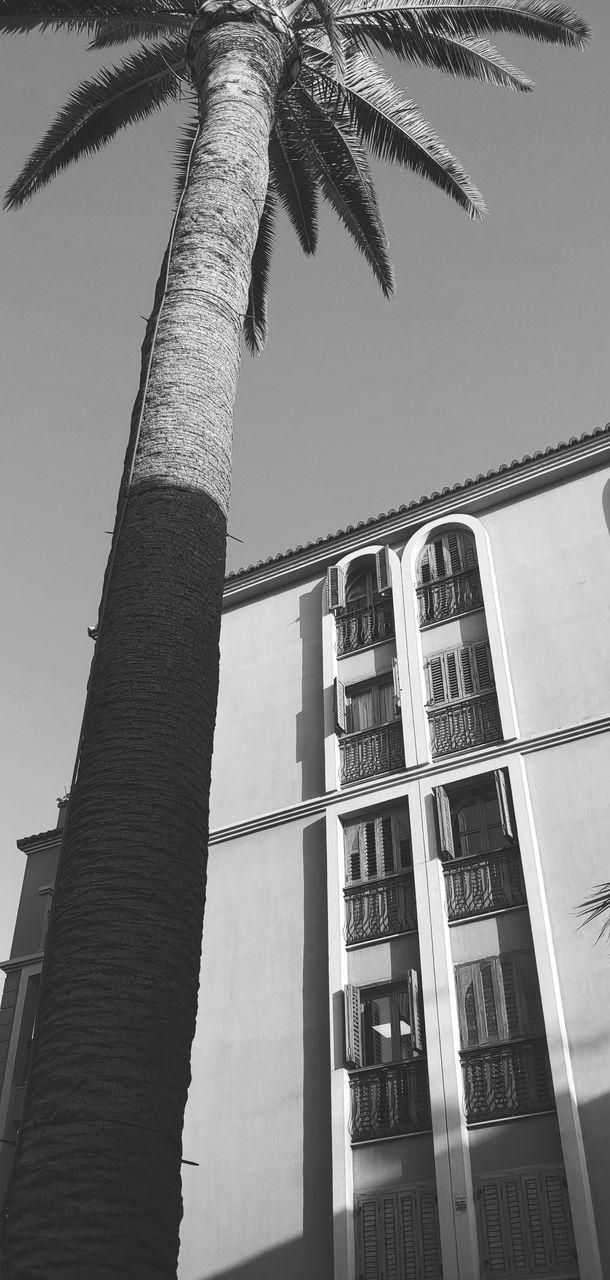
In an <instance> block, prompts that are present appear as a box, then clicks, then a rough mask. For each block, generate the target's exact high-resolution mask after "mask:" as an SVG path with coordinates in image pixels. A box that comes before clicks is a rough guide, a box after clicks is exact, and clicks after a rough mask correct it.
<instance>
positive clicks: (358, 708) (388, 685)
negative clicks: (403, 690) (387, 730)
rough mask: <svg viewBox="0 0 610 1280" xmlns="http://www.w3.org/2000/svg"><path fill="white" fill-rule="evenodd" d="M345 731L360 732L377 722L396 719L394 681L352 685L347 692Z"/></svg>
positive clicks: (377, 723) (371, 727)
mask: <svg viewBox="0 0 610 1280" xmlns="http://www.w3.org/2000/svg"><path fill="white" fill-rule="evenodd" d="M346 710H347V732H348V733H361V732H362V731H363V730H364V729H373V728H374V727H375V726H376V725H379V724H389V722H390V721H391V720H395V719H396V707H395V700H394V682H393V680H392V679H391V678H390V679H389V680H383V681H380V682H379V684H374V685H369V686H368V688H367V687H366V686H362V685H360V686H354V687H353V688H352V689H351V690H350V691H349V693H348V694H347V704H346Z"/></svg>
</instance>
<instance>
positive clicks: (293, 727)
mask: <svg viewBox="0 0 610 1280" xmlns="http://www.w3.org/2000/svg"><path fill="white" fill-rule="evenodd" d="M609 462H610V428H608V427H607V428H605V429H604V430H600V431H597V432H594V433H593V434H592V435H587V436H583V437H582V438H581V439H580V440H579V441H577V440H572V441H570V442H569V443H568V444H567V445H565V444H562V445H559V446H558V447H557V448H552V449H547V450H546V452H545V453H538V454H536V455H534V456H533V457H526V458H524V459H523V461H522V462H518V463H517V462H514V463H512V464H511V465H510V466H505V467H501V468H500V469H499V470H498V471H497V472H490V473H489V474H488V475H487V476H478V477H477V478H476V479H475V480H468V481H466V482H465V483H464V484H461V485H455V486H454V487H453V488H451V489H445V490H443V492H442V493H436V494H433V495H432V496H431V497H430V498H428V499H422V500H421V501H419V502H413V503H411V504H410V505H409V506H406V507H401V508H400V510H398V511H392V512H390V513H389V514H388V515H386V516H380V517H378V518H377V519H372V520H369V521H366V522H362V523H361V524H359V525H357V526H356V527H349V528H348V529H346V530H343V531H340V532H339V533H337V534H336V535H334V536H332V537H328V538H321V539H319V540H318V541H317V542H315V543H311V544H309V545H308V546H307V547H297V548H296V550H295V551H290V552H288V553H286V554H285V555H279V556H276V557H275V558H274V559H271V560H269V561H266V562H265V563H261V564H258V565H255V566H252V567H250V568H249V569H246V570H241V571H239V572H237V573H233V574H230V575H229V577H228V579H227V582H226V596H225V613H224V619H223V631H222V665H221V689H220V702H219V714H218V723H217V735H216V748H215V757H214V779H213V798H212V831H213V834H212V839H211V848H210V864H209V881H208V900H207V911H206V923H205V932H204V951H203V965H202V986H201V995H200V1013H199V1020H198V1031H197V1036H196V1039H195V1043H194V1051H193V1084H192V1088H191V1093H190V1098H189V1104H188V1108H187V1115H186V1124H185V1134H184V1157H185V1161H187V1162H188V1163H185V1165H184V1176H183V1184H184V1200H185V1217H184V1223H183V1232H182V1251H181V1265H180V1272H179V1276H180V1280H279V1278H280V1277H282V1280H285V1277H286V1276H290V1277H291V1280H292V1278H293V1280H310V1278H311V1280H313V1278H314V1277H315V1280H415V1278H416V1277H417V1280H424V1278H425V1280H437V1278H438V1277H440V1276H441V1274H442V1276H443V1277H444V1280H458V1277H459V1280H472V1278H473V1277H479V1276H480V1277H487V1276H493V1277H500V1278H503V1277H513V1276H518V1277H522V1278H524V1280H529V1278H533V1277H540V1276H544V1277H548V1276H561V1277H564V1278H566V1280H567V1278H572V1280H575V1278H576V1277H577V1276H578V1277H580V1280H602V1278H603V1277H604V1276H610V1215H608V1212H607V1185H608V1175H607V1153H608V1149H609V1147H610V1086H609V1084H608V1060H609V1059H608V1049H609V1045H610V1040H609V1027H610V1019H609V1014H608V1010H609V1009H610V966H609V965H608V956H607V951H606V949H605V948H604V946H603V945H600V944H597V943H596V931H595V929H593V928H591V927H590V926H588V927H585V928H580V927H579V924H580V920H579V917H578V914H577V909H578V905H579V903H580V902H581V901H582V899H583V898H584V897H585V896H586V895H587V894H588V893H590V892H591V891H592V890H593V888H594V887H595V886H596V885H597V884H599V883H600V882H603V881H606V880H608V878H609V877H608V847H609V835H610V787H609V786H608V778H609V777H610V644H609V642H608V637H609V634H610V627H609V623H610V471H609V469H608V464H609ZM60 835H61V833H60V831H59V830H56V831H55V830H54V831H51V832H46V833H43V834H42V835H38V836H32V837H29V838H28V839H25V840H22V841H20V842H19V847H20V849H21V850H22V851H23V852H24V853H25V855H26V874H25V880H24V886H23V893H22V897H21V902H20V905H19V910H18V914H17V924H16V930H15V940H14V944H13V950H12V953H11V958H10V960H9V961H8V962H7V963H6V964H5V965H4V966H3V967H4V970H5V972H6V974H7V979H6V986H5V993H4V1000H3V1004H2V1013H1V1015H0V1019H1V1034H2V1035H3V1036H4V1040H2V1041H1V1043H0V1054H1V1055H2V1056H0V1078H2V1071H4V1085H3V1087H2V1092H1V1095H0V1135H1V1136H2V1138H3V1143H4V1145H3V1146H2V1147H1V1148H0V1150H1V1152H2V1155H1V1157H0V1158H1V1160H2V1162H3V1163H2V1165H1V1166H0V1172H1V1173H2V1176H3V1177H4V1178H6V1176H7V1169H8V1166H9V1164H10V1152H11V1147H10V1142H11V1141H12V1140H13V1139H12V1136H11V1135H14V1133H15V1131H16V1126H17V1124H18V1119H19V1111H20V1098H21V1096H22V1089H23V1084H24V1080H25V1078H26V1075H27V1057H28V1044H29V1041H30V1038H31V1033H32V1027H33V1022H34V1015H35V1005H36V995H37V991H36V985H37V980H38V979H37V975H38V973H39V971H40V964H41V956H42V948H43V946H44V936H45V929H46V920H47V917H48V910H49V902H50V895H51V892H52V882H53V876H54V867H55V862H56V857H57V851H58V847H59V840H60Z"/></svg>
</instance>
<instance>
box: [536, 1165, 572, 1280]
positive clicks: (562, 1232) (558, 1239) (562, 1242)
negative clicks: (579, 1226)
mask: <svg viewBox="0 0 610 1280" xmlns="http://www.w3.org/2000/svg"><path fill="white" fill-rule="evenodd" d="M539 1177H540V1181H541V1183H542V1188H543V1195H544V1202H545V1208H546V1212H547V1215H548V1223H549V1228H550V1236H551V1247H552V1260H553V1262H554V1264H555V1266H556V1267H557V1268H560V1267H561V1268H563V1267H569V1266H570V1264H572V1265H573V1264H574V1263H575V1262H576V1246H575V1244H574V1233H573V1230H572V1215H571V1213H570V1201H569V1197H568V1187H567V1183H566V1179H565V1174H564V1173H563V1170H560V1169H557V1170H552V1171H548V1172H542V1173H540V1174H539Z"/></svg>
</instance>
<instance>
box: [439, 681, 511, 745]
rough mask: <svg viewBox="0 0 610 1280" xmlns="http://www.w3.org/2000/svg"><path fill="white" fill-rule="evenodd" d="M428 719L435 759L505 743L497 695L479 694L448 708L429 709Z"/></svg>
mask: <svg viewBox="0 0 610 1280" xmlns="http://www.w3.org/2000/svg"><path fill="white" fill-rule="evenodd" d="M428 719H429V721H430V744H431V748H432V755H433V756H448V755H451V754H452V752H454V751H467V750H468V748H469V747H481V746H484V745H485V743H486V742H500V741H501V739H502V726H501V724H500V711H499V709H498V699H497V698H496V695H495V693H483V694H479V695H478V696H476V697H474V698H468V699H464V700H463V701H462V702H452V703H448V704H447V706H445V707H428Z"/></svg>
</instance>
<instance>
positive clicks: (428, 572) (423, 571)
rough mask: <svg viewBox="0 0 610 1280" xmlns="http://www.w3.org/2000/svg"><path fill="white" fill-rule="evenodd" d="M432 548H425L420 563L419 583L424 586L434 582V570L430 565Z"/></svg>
mask: <svg viewBox="0 0 610 1280" xmlns="http://www.w3.org/2000/svg"><path fill="white" fill-rule="evenodd" d="M430 551H431V548H430V547H425V548H424V550H423V551H422V553H421V556H420V561H419V582H420V583H421V584H424V583H426V582H431V581H432V568H431V565H430Z"/></svg>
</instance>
